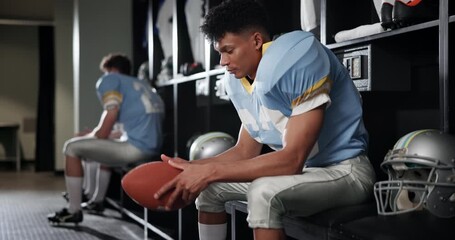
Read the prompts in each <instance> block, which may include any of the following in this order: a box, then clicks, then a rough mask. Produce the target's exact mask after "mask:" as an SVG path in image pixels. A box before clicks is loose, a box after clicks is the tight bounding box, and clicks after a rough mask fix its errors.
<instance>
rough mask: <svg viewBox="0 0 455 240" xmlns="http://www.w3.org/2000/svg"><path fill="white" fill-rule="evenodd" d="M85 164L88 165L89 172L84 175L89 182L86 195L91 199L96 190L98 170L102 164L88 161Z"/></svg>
mask: <svg viewBox="0 0 455 240" xmlns="http://www.w3.org/2000/svg"><path fill="white" fill-rule="evenodd" d="M85 163H86V165H87V168H86V169H87V172H85V173H84V178H85V179H86V181H87V186H86V188H85V191H84V193H85V195H87V197H88V198H89V199H91V198H92V197H93V195H94V193H95V190H96V179H97V176H96V175H97V174H98V168H99V167H100V164H99V163H97V162H93V161H86V162H85Z"/></svg>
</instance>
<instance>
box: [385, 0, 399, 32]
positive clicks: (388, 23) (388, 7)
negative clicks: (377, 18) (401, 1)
mask: <svg viewBox="0 0 455 240" xmlns="http://www.w3.org/2000/svg"><path fill="white" fill-rule="evenodd" d="M392 13H393V5H392V4H390V3H388V2H384V3H383V4H382V6H381V26H382V28H384V30H388V29H392V30H393V29H395V28H396V26H395V23H394V22H393V18H392Z"/></svg>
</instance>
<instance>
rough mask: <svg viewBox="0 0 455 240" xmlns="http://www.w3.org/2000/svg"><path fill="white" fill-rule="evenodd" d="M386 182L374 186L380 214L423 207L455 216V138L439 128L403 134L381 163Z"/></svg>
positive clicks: (441, 215) (403, 211) (421, 208)
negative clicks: (386, 175)
mask: <svg viewBox="0 0 455 240" xmlns="http://www.w3.org/2000/svg"><path fill="white" fill-rule="evenodd" d="M381 168H382V170H383V171H385V172H386V173H387V174H388V180H387V181H378V182H376V183H375V185H374V195H375V198H376V204H377V208H378V214H380V215H395V214H400V213H406V212H410V211H414V210H424V209H426V210H427V211H429V212H431V213H432V214H433V215H435V216H438V217H443V218H449V217H454V216H455V137H454V136H452V135H449V134H448V133H444V132H441V131H438V130H433V129H425V130H418V131H413V132H411V133H408V134H406V135H405V136H403V137H401V138H400V139H399V140H398V141H397V143H396V144H395V146H394V147H393V149H392V150H390V151H389V152H388V153H387V155H386V156H385V158H384V161H383V162H382V164H381Z"/></svg>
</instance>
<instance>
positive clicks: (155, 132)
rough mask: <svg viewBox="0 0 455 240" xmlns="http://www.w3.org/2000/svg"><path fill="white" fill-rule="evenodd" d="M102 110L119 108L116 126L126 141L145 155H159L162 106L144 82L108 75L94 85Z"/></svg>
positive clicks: (114, 74)
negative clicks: (112, 106) (114, 106)
mask: <svg viewBox="0 0 455 240" xmlns="http://www.w3.org/2000/svg"><path fill="white" fill-rule="evenodd" d="M96 90H97V94H98V98H99V99H100V101H101V104H102V105H103V108H104V109H107V108H108V107H109V106H111V105H117V106H119V109H120V111H119V116H118V119H117V122H118V123H119V124H121V125H123V130H124V131H125V132H126V134H127V141H128V142H129V143H131V144H132V145H134V146H135V147H137V148H139V149H140V150H141V151H143V152H144V153H149V154H158V153H159V152H160V148H161V145H162V122H163V120H164V103H163V101H162V99H161V97H160V96H159V95H158V94H157V93H156V91H155V89H153V88H151V87H150V86H149V85H147V83H146V82H145V81H141V80H139V79H137V78H134V77H131V76H127V75H123V74H118V73H108V74H105V75H103V76H102V77H101V78H100V79H99V80H98V82H97V83H96Z"/></svg>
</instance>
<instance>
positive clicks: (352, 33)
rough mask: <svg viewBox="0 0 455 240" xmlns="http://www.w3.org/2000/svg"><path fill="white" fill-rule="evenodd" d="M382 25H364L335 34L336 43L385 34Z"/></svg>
mask: <svg viewBox="0 0 455 240" xmlns="http://www.w3.org/2000/svg"><path fill="white" fill-rule="evenodd" d="M384 31H385V30H384V28H382V26H381V23H374V24H367V25H362V26H359V27H356V28H353V29H350V30H343V31H340V32H338V33H337V34H335V42H343V41H347V40H351V39H355V38H360V37H365V36H370V35H373V34H377V33H381V32H384Z"/></svg>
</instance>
